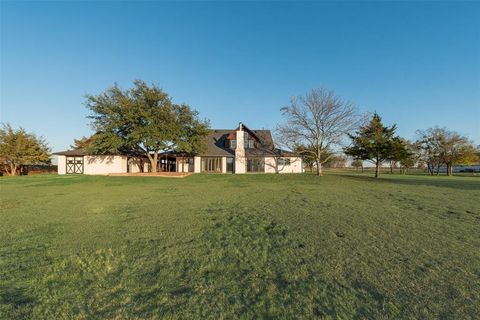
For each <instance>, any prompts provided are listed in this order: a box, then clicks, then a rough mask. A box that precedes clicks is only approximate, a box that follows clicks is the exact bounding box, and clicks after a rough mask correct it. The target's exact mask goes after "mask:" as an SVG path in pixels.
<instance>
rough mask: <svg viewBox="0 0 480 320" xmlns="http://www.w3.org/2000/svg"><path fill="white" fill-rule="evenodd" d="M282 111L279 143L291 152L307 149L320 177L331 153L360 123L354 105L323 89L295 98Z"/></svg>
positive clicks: (278, 131) (305, 151)
mask: <svg viewBox="0 0 480 320" xmlns="http://www.w3.org/2000/svg"><path fill="white" fill-rule="evenodd" d="M281 111H282V114H283V115H284V116H285V117H286V122H285V123H284V124H281V125H279V126H278V127H277V133H278V136H279V138H280V141H281V142H282V143H283V144H285V145H286V146H287V147H289V148H290V149H292V150H293V149H294V148H293V147H295V146H299V145H301V146H304V149H303V151H302V155H304V156H308V157H311V158H313V159H314V161H315V164H316V168H317V175H318V176H321V175H322V164H324V163H325V162H327V161H328V160H329V158H330V157H332V156H333V153H330V152H329V151H330V150H331V149H333V148H334V146H336V145H340V144H341V142H342V140H343V138H344V137H345V136H346V135H347V134H348V133H350V132H352V131H353V130H355V128H357V127H358V125H359V123H360V121H361V118H360V117H359V116H358V114H357V111H356V108H355V106H354V105H353V104H352V103H350V102H345V101H344V100H342V99H341V98H340V97H338V96H337V95H336V94H335V93H334V92H333V91H331V90H327V89H324V88H320V89H314V90H311V91H310V92H309V93H307V94H306V95H305V96H298V97H294V98H292V99H291V102H290V105H289V106H287V107H284V108H282V109H281Z"/></svg>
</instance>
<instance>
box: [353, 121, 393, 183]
mask: <svg viewBox="0 0 480 320" xmlns="http://www.w3.org/2000/svg"><path fill="white" fill-rule="evenodd" d="M395 130H396V125H392V126H391V127H387V126H384V125H383V124H382V119H381V118H380V116H379V115H378V114H377V113H375V114H374V115H373V117H372V119H371V121H370V123H369V124H367V125H365V126H362V127H361V128H360V130H358V131H357V132H356V134H355V135H350V138H351V139H352V145H351V146H350V147H347V148H345V149H344V150H345V153H346V154H347V155H350V156H352V157H353V158H354V159H360V160H366V161H370V162H372V163H374V164H375V178H378V177H379V175H380V167H381V165H382V163H383V162H384V161H386V160H389V159H391V158H392V154H393V150H394V148H395V139H399V138H398V137H395Z"/></svg>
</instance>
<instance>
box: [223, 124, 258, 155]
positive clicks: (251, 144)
mask: <svg viewBox="0 0 480 320" xmlns="http://www.w3.org/2000/svg"><path fill="white" fill-rule="evenodd" d="M237 132H238V133H240V132H243V139H241V140H243V143H244V148H245V149H254V148H258V147H259V146H260V139H259V138H258V137H257V136H256V135H255V133H254V132H252V131H251V130H250V129H248V128H247V127H246V126H245V125H243V124H242V123H240V125H239V126H238V128H237V130H235V131H232V132H230V133H229V134H228V135H227V136H226V137H225V147H226V148H230V149H233V150H235V149H236V148H237V141H238V139H237Z"/></svg>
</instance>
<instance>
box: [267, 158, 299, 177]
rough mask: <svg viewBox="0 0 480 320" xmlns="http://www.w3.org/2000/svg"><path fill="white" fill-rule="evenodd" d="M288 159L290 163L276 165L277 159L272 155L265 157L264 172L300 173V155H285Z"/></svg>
mask: <svg viewBox="0 0 480 320" xmlns="http://www.w3.org/2000/svg"><path fill="white" fill-rule="evenodd" d="M285 158H289V159H290V165H288V166H287V165H281V166H279V165H277V160H276V159H275V158H274V157H265V172H266V173H277V172H278V173H302V172H303V165H302V158H300V157H285Z"/></svg>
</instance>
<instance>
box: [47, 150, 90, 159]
mask: <svg viewBox="0 0 480 320" xmlns="http://www.w3.org/2000/svg"><path fill="white" fill-rule="evenodd" d="M53 154H55V155H57V156H77V157H79V156H84V155H85V150H84V149H76V150H66V151H60V152H54V153H53Z"/></svg>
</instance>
